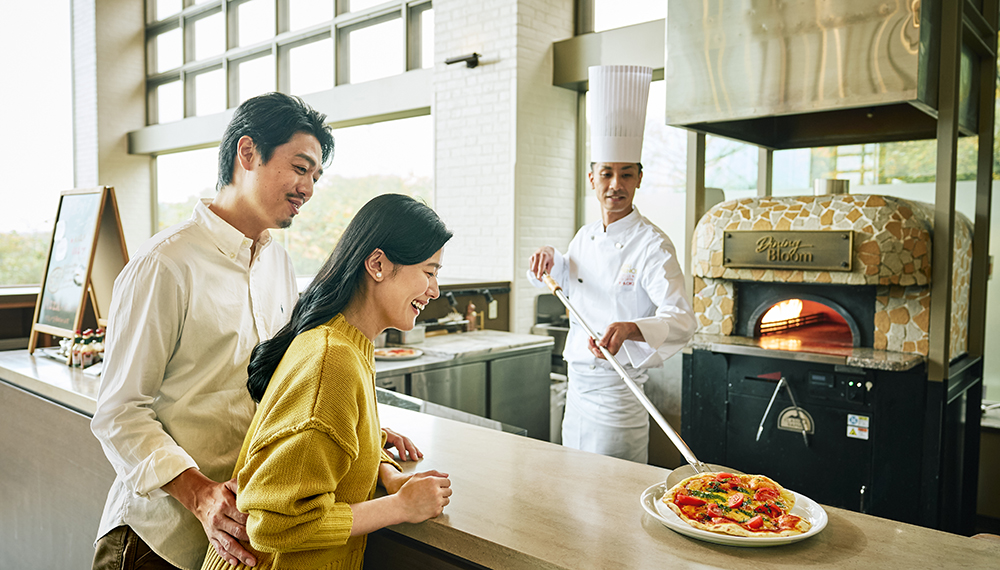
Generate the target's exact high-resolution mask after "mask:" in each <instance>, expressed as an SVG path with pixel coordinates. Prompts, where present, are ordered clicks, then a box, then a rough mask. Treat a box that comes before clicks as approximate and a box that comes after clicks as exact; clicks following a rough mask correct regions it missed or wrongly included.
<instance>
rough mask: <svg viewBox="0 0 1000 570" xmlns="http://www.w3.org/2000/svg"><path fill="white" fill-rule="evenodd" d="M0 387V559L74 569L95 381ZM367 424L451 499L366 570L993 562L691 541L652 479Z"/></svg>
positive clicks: (913, 545)
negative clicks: (649, 508)
mask: <svg viewBox="0 0 1000 570" xmlns="http://www.w3.org/2000/svg"><path fill="white" fill-rule="evenodd" d="M50 364H51V366H50ZM0 379H2V380H3V382H0V388H2V389H3V390H4V393H3V398H2V399H0V427H2V432H0V433H2V434H3V437H2V439H0V441H2V447H0V449H2V450H3V453H4V455H3V457H4V461H3V462H0V474H2V475H3V477H4V485H0V501H2V502H3V504H4V505H8V506H10V508H5V509H3V510H0V530H2V531H3V532H4V536H5V540H4V541H0V560H5V561H7V562H10V563H12V564H14V566H16V567H19V568H41V567H51V568H73V567H78V568H83V567H87V566H88V565H89V564H90V558H89V557H90V556H92V553H93V550H92V544H93V540H94V533H96V529H97V524H98V522H99V519H100V513H101V507H102V506H103V503H104V497H105V495H106V493H107V489H108V488H109V487H110V484H111V480H112V479H113V471H112V470H111V468H110V466H109V465H107V464H106V460H104V457H103V454H102V453H101V451H100V445H98V443H97V441H96V440H94V439H93V438H92V437H90V435H89V429H88V425H87V424H88V419H87V417H86V415H87V414H88V413H92V411H93V405H94V401H93V394H96V386H97V379H96V378H92V377H88V376H86V375H84V374H82V373H81V372H80V371H79V370H73V369H69V368H67V367H65V366H64V365H62V364H60V363H58V362H55V361H48V360H47V359H44V358H41V357H31V356H29V355H28V354H27V352H26V351H13V352H0ZM22 382H24V383H26V384H28V385H21V386H19V384H21V383H22ZM42 386H49V388H47V389H45V388H42ZM25 390H28V391H30V392H34V394H30V393H28V392H27V391H25ZM45 392H48V393H47V394H46V393H45ZM60 398H65V399H66V400H69V402H61V401H60ZM66 404H69V406H68V407H67V405H66ZM70 407H80V408H85V409H84V410H82V411H84V412H85V413H84V414H81V413H79V412H77V411H74V410H71V409H69V408H70ZM88 410H89V412H88ZM379 415H380V417H381V421H382V423H383V425H387V426H391V427H392V428H393V429H395V430H397V431H399V432H401V433H404V434H406V435H407V436H408V437H410V438H411V439H412V440H413V441H415V442H417V444H418V445H419V446H420V449H421V451H423V452H424V459H423V460H422V461H420V462H416V463H404V464H403V468H404V470H406V471H408V472H413V471H426V470H429V469H437V470H440V471H444V472H446V473H448V474H449V475H450V477H451V480H452V487H453V490H454V495H453V496H452V499H451V504H449V505H448V507H447V508H446V509H445V511H444V514H443V515H442V516H440V517H438V518H436V519H433V520H430V521H427V522H424V523H420V524H400V525H395V526H393V527H390V528H388V529H385V530H383V531H380V532H379V533H377V534H376V535H374V536H373V537H372V544H373V545H377V546H373V547H372V549H371V550H372V553H371V555H372V557H373V558H372V560H375V558H374V557H378V559H379V560H386V559H389V560H392V559H395V560H410V561H413V562H411V567H418V566H416V565H415V562H416V561H415V560H414V558H413V556H419V557H421V559H422V560H424V561H425V562H426V563H427V565H426V566H422V567H431V568H479V567H488V568H502V569H535V568H542V569H567V570H569V569H572V570H578V569H583V570H585V569H591V568H592V569H595V570H605V569H614V568H622V569H628V570H643V569H646V568H649V569H652V568H657V569H659V568H699V569H702V568H727V569H728V568H774V567H789V568H792V567H794V568H831V569H833V568H837V569H841V568H907V569H909V568H991V567H993V568H995V567H997V561H998V560H1000V542H998V541H991V540H977V539H971V538H966V537H962V536H958V535H953V534H948V533H945V532H940V531H936V530H931V529H926V528H922V527H917V526H913V525H908V524H905V523H898V522H895V521H890V520H886V519H881V518H877V517H872V516H869V515H863V514H859V513H855V512H851V511H846V510H842V509H836V508H831V507H826V511H827V513H828V514H829V517H830V522H829V524H828V525H827V527H826V529H824V530H823V531H822V532H820V533H819V534H817V535H816V536H814V537H811V538H809V539H807V540H804V541H801V542H798V543H795V544H790V545H786V546H780V547H773V548H760V549H755V548H734V547H726V546H719V545H714V544H709V543H705V542H700V541H697V540H694V539H690V538H687V537H685V536H682V535H679V534H677V533H674V532H673V531H671V530H669V529H667V528H666V527H664V526H663V525H662V524H660V523H659V522H658V521H657V520H655V519H653V518H651V517H649V516H648V515H646V514H645V512H644V511H643V509H642V506H641V505H640V504H639V497H640V495H641V493H642V492H643V491H644V490H645V489H646V488H648V487H649V486H651V485H653V484H656V483H659V482H661V481H663V480H664V478H665V477H666V475H667V474H668V473H669V471H668V470H666V469H661V468H658V467H654V466H650V465H640V464H637V463H631V462H628V461H623V460H620V459H614V458H610V457H604V456H600V455H595V454H591V453H586V452H581V451H576V450H572V449H568V448H564V447H561V446H559V445H554V444H551V443H548V442H544V441H538V440H534V439H531V438H525V437H520V436H517V435H511V434H508V433H504V432H502V431H498V430H492V429H487V428H483V427H479V426H474V425H467V424H463V423H460V422H455V421H452V420H447V419H442V418H437V417H433V416H430V415H427V414H421V413H417V412H414V411H410V410H404V409H400V408H395V407H392V406H386V405H382V404H380V405H379ZM60 525H61V526H60ZM26 529H30V530H26ZM28 556H31V557H33V558H28ZM394 556H396V558H393V557H394ZM39 557H44V560H43V559H42V558H39ZM374 564H375V563H374V562H373V563H372V565H373V566H374ZM389 567H396V566H395V565H393V566H389Z"/></svg>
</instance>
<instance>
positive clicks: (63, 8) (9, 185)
mask: <svg viewBox="0 0 1000 570" xmlns="http://www.w3.org/2000/svg"><path fill="white" fill-rule="evenodd" d="M39 14H44V15H45V33H39V30H38V29H37V27H35V26H29V25H9V26H6V27H5V29H4V32H3V33H2V34H0V52H3V53H7V54H18V53H21V54H29V53H30V54H31V57H10V58H8V60H7V62H6V64H5V67H6V68H5V70H4V73H5V74H6V76H7V77H8V78H9V79H13V78H16V81H14V84H17V85H22V86H31V87H30V89H23V88H9V89H0V125H3V126H2V128H0V130H2V131H3V133H4V136H3V137H0V172H3V173H4V181H3V190H0V194H2V195H3V204H4V207H3V208H2V209H0V286H4V285H38V284H39V283H41V281H42V273H43V272H44V271H45V267H44V266H45V257H46V254H47V252H48V247H49V240H50V239H51V235H52V228H53V224H54V223H55V217H56V210H57V209H58V207H59V192H60V191H62V190H69V189H71V188H73V92H72V75H71V74H72V70H71V68H70V64H71V62H72V58H71V57H70V2H69V0H37V1H35V2H15V3H13V4H11V5H9V6H5V7H4V18H5V19H6V21H7V22H32V21H36V20H37V18H38V15H39Z"/></svg>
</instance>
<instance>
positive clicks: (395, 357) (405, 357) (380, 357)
mask: <svg viewBox="0 0 1000 570" xmlns="http://www.w3.org/2000/svg"><path fill="white" fill-rule="evenodd" d="M389 350H399V349H398V348H396V349H394V348H390V347H386V348H376V349H375V360H413V359H415V358H420V357H421V356H423V355H424V351H422V350H419V349H416V348H408V349H405V350H412V351H413V352H412V353H408V354H388V353H387V352H386V351H389ZM380 351H381V352H382V353H381V354H380V353H379V352H380Z"/></svg>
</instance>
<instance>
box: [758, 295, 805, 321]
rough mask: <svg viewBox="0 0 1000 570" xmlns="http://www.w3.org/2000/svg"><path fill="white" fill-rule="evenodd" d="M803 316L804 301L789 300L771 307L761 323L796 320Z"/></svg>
mask: <svg viewBox="0 0 1000 570" xmlns="http://www.w3.org/2000/svg"><path fill="white" fill-rule="evenodd" d="M800 314H802V301H800V300H798V299H788V300H787V301H782V302H780V303H778V304H777V305H775V306H773V307H771V308H770V309H769V310H768V311H767V312H766V313H764V318H762V319H761V321H760V322H761V323H774V322H778V321H787V320H789V319H794V318H795V317H798V316H799V315H800Z"/></svg>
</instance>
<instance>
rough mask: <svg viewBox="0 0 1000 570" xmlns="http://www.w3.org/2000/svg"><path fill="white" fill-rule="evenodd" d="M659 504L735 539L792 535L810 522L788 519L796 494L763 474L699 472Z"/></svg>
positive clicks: (689, 521) (695, 524) (794, 517)
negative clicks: (739, 537) (740, 537)
mask: <svg viewBox="0 0 1000 570" xmlns="http://www.w3.org/2000/svg"><path fill="white" fill-rule="evenodd" d="M662 500H663V502H664V503H666V504H667V506H668V507H670V510H672V511H674V513H676V514H677V516H678V517H680V519H681V520H682V521H684V522H686V523H687V524H689V525H691V526H693V527H694V528H698V529H701V530H707V531H709V532H717V533H724V534H731V535H734V536H749V537H769V536H793V535H797V534H803V533H805V532H808V531H809V528H810V527H811V526H812V525H811V524H810V523H809V521H807V520H805V519H803V518H802V517H800V516H797V515H793V514H790V511H791V510H792V507H794V506H795V494H794V493H792V492H791V491H789V490H787V489H784V488H783V487H782V486H781V485H779V484H777V483H776V482H774V481H773V480H771V479H770V478H768V477H765V476H764V475H734V474H732V473H699V474H697V475H693V476H691V477H688V478H687V479H684V480H683V481H681V482H680V483H678V484H676V485H674V486H673V487H672V488H670V489H669V490H668V491H667V492H666V493H664V494H663V499H662Z"/></svg>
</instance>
